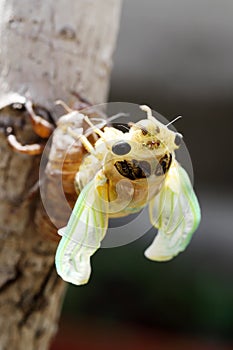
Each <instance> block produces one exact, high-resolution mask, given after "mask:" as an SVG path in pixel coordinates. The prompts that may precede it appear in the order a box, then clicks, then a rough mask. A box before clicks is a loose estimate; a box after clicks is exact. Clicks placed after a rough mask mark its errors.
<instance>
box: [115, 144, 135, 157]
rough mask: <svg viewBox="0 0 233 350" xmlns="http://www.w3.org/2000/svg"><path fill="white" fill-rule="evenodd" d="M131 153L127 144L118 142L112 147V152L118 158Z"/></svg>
mask: <svg viewBox="0 0 233 350" xmlns="http://www.w3.org/2000/svg"><path fill="white" fill-rule="evenodd" d="M130 151H131V146H130V144H129V143H128V142H125V141H119V142H117V143H115V145H113V146H112V152H113V153H114V154H117V155H118V156H124V155H125V154H128V153H129V152H130Z"/></svg>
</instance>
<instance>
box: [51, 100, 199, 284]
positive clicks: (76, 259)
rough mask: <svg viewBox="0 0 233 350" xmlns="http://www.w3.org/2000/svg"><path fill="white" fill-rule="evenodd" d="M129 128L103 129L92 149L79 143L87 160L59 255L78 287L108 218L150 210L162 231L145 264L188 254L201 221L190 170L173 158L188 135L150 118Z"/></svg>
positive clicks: (61, 269) (61, 267)
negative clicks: (148, 261)
mask: <svg viewBox="0 0 233 350" xmlns="http://www.w3.org/2000/svg"><path fill="white" fill-rule="evenodd" d="M141 109H142V110H144V111H145V112H147V119H143V120H140V121H139V122H136V123H129V129H128V131H127V132H124V133H123V132H122V131H121V130H118V129H116V128H114V127H105V128H104V129H103V130H100V129H99V128H98V127H97V126H94V125H93V124H92V123H91V122H90V121H88V119H87V122H89V124H90V126H91V127H92V130H93V132H94V133H96V134H97V135H98V136H99V138H98V140H97V141H96V142H95V143H94V145H92V144H91V143H90V142H89V141H88V139H87V138H86V137H85V136H84V135H80V136H79V135H77V134H74V133H72V130H70V131H69V132H70V133H71V135H72V136H73V137H76V138H80V140H81V142H82V143H83V145H84V147H85V148H86V150H87V151H88V155H87V156H86V157H85V158H84V159H83V161H82V163H81V166H80V168H79V171H78V173H77V174H76V178H75V187H76V189H77V192H78V193H79V196H78V199H77V202H76V204H75V207H74V209H73V211H72V214H71V217H70V219H69V222H68V225H67V226H66V227H64V228H62V229H60V230H59V231H58V232H59V234H60V235H61V236H62V239H61V241H60V243H59V246H58V249H57V253H56V259H55V261H56V268H57V272H58V274H59V275H60V276H61V277H62V278H63V279H64V280H65V281H68V282H71V283H74V284H76V285H81V284H85V283H87V281H88V280H89V277H90V273H91V264H90V258H91V256H92V255H93V254H94V253H95V251H96V250H97V249H98V248H99V247H100V244H101V241H102V240H103V238H104V237H105V235H106V232H107V229H108V220H109V218H117V217H121V216H126V215H129V214H132V213H136V212H139V211H140V210H141V209H142V208H144V207H145V206H146V205H148V206H149V216H150V221H151V224H152V225H153V226H154V227H155V228H157V229H158V234H157V235H156V237H155V239H154V241H153V243H152V244H151V245H150V246H149V248H147V250H146V251H145V255H146V257H147V258H149V259H151V260H156V261H167V260H170V259H172V258H173V257H174V256H176V255H177V254H179V253H180V252H182V251H183V250H184V249H185V248H186V247H187V245H188V243H189V241H190V239H191V237H192V234H193V233H194V231H195V230H196V229H197V227H198V224H199V222H200V208H199V204H198V201H197V198H196V196H195V193H194V191H193V188H192V185H191V182H190V180H189V177H188V175H187V173H186V171H185V170H184V169H183V168H182V167H181V165H180V164H179V163H178V162H177V160H176V158H175V150H176V149H178V148H179V145H180V143H181V139H182V136H181V134H179V133H177V132H174V131H172V130H170V129H169V128H168V126H166V125H164V124H162V123H161V122H159V121H158V120H157V119H155V118H154V117H153V116H152V113H151V110H150V108H149V107H147V106H141Z"/></svg>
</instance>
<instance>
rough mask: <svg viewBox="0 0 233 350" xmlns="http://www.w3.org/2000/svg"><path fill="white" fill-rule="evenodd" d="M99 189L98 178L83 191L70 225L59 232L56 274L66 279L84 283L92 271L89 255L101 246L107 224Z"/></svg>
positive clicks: (103, 187) (105, 202)
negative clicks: (60, 237) (97, 185)
mask: <svg viewBox="0 0 233 350" xmlns="http://www.w3.org/2000/svg"><path fill="white" fill-rule="evenodd" d="M101 188H102V195H101V196H100V195H99V192H98V191H97V188H96V181H95V179H94V180H92V181H91V182H90V183H88V184H87V185H86V186H85V187H84V189H83V190H82V191H81V193H80V195H79V197H78V199H77V202H76V204H75V207H74V209H73V211H72V214H71V216H70V219H69V222H68V225H67V226H66V227H64V228H62V229H60V230H59V231H58V233H59V234H61V235H62V236H63V237H62V239H61V241H60V243H59V246H58V248H57V252H56V258H55V263H56V268H57V273H58V274H59V275H60V276H61V277H62V278H63V280H65V281H67V282H70V283H73V284H76V285H81V284H85V283H87V282H88V280H89V277H90V274H91V264H90V258H91V256H92V255H93V254H94V253H95V251H96V250H97V249H98V248H99V247H100V242H101V240H102V239H103V238H104V236H105V234H106V231H107V227H108V214H107V205H108V202H107V200H106V201H105V199H104V198H106V197H105V196H104V191H106V187H105V186H102V187H101Z"/></svg>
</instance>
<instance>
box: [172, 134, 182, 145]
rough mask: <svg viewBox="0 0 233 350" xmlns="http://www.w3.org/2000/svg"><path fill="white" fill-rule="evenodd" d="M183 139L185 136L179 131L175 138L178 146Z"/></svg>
mask: <svg viewBox="0 0 233 350" xmlns="http://www.w3.org/2000/svg"><path fill="white" fill-rule="evenodd" d="M182 139H183V136H182V135H181V134H179V133H178V132H177V133H176V137H175V140H174V142H175V144H176V146H180V144H181V141H182Z"/></svg>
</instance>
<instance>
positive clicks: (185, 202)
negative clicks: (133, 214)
mask: <svg viewBox="0 0 233 350" xmlns="http://www.w3.org/2000/svg"><path fill="white" fill-rule="evenodd" d="M149 212H150V220H151V223H152V224H153V225H154V226H155V227H156V228H158V234H157V236H156V237H155V239H154V241H153V243H152V244H151V245H150V246H149V247H148V248H147V250H146V251H145V256H146V257H147V258H149V259H151V260H157V261H167V260H170V259H172V258H173V257H174V256H176V255H177V254H179V253H180V252H182V251H183V250H185V248H186V247H187V245H188V244H189V242H190V240H191V238H192V234H193V233H194V231H195V230H196V229H197V227H198V225H199V222H200V218H201V214H200V207H199V204H198V200H197V198H196V195H195V193H194V191H193V188H192V184H191V182H190V180H189V177H188V175H187V173H186V171H185V170H184V169H183V168H182V167H181V166H180V165H179V164H178V163H177V162H176V161H174V162H173V165H172V167H171V168H170V170H169V173H168V175H167V178H166V180H165V183H164V185H163V188H162V189H161V191H160V193H159V194H158V195H157V196H156V197H155V198H154V199H153V200H151V201H150V203H149Z"/></svg>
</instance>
